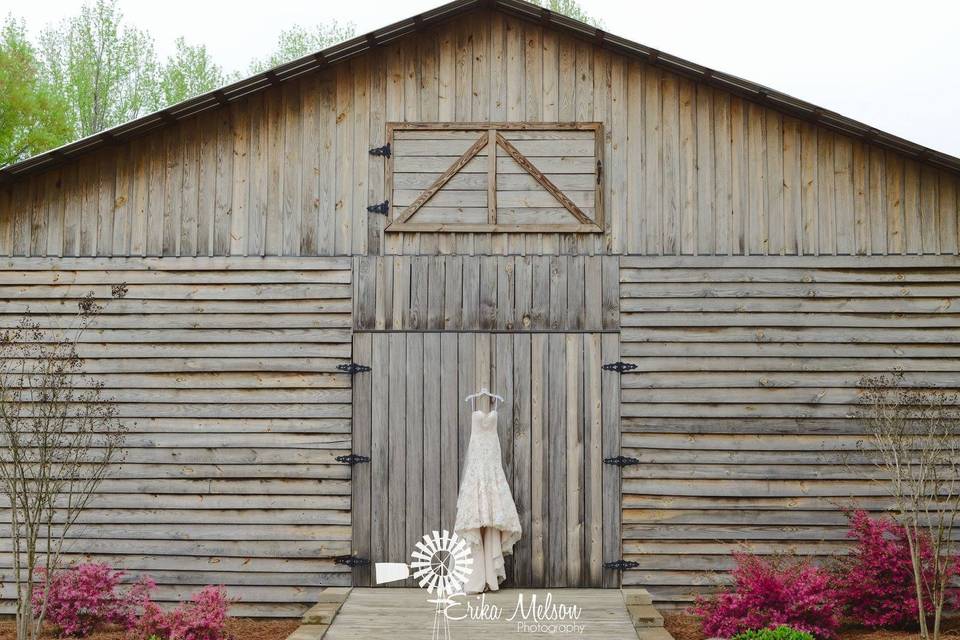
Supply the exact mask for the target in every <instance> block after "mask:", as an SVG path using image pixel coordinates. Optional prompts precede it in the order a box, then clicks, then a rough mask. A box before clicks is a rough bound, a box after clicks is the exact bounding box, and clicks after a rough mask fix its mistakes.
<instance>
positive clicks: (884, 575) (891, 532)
mask: <svg viewBox="0 0 960 640" xmlns="http://www.w3.org/2000/svg"><path fill="white" fill-rule="evenodd" d="M847 537H848V538H852V539H853V540H855V541H856V546H855V547H854V549H853V551H852V553H851V554H850V555H849V556H847V557H846V558H844V559H842V560H841V561H840V562H839V563H838V570H837V591H838V595H839V597H840V601H841V603H842V604H843V606H844V608H845V610H846V611H847V613H848V615H849V616H850V617H851V618H852V619H853V620H854V621H855V622H858V623H860V624H863V625H864V626H867V627H873V628H877V627H901V626H906V625H910V624H916V622H917V613H918V612H917V592H916V587H915V586H914V577H913V563H912V561H911V559H910V547H909V544H908V542H907V539H906V531H905V529H904V527H903V526H902V525H901V524H899V523H897V522H895V521H894V520H892V519H890V518H871V517H870V516H869V514H867V513H866V512H865V511H855V512H853V513H852V514H851V515H850V531H848V532H847ZM920 556H921V565H922V567H923V574H924V576H925V579H926V580H925V581H926V582H927V584H929V583H930V580H931V579H932V576H933V572H934V565H933V553H932V551H931V547H930V542H929V540H926V539H921V541H920ZM950 572H951V574H952V575H957V574H958V573H960V566H958V562H953V563H952V565H951V569H950ZM958 597H960V593H958V590H954V592H953V593H952V594H950V597H949V598H948V599H947V602H948V607H949V606H950V605H951V604H952V606H953V607H957V605H958ZM924 605H925V607H924V608H925V610H926V613H927V615H933V604H932V603H931V602H930V599H929V598H925V599H924Z"/></svg>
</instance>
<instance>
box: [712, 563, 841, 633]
mask: <svg viewBox="0 0 960 640" xmlns="http://www.w3.org/2000/svg"><path fill="white" fill-rule="evenodd" d="M734 558H735V559H736V561H737V566H736V568H735V569H734V570H733V572H732V577H733V580H734V585H733V587H732V588H729V589H725V590H723V591H721V592H720V593H719V594H717V595H716V596H715V597H713V598H703V597H699V598H697V602H696V604H695V605H694V607H693V613H695V614H696V615H698V616H700V618H701V620H702V624H703V630H704V632H705V633H706V634H707V635H708V636H719V637H723V638H730V637H732V636H735V635H737V634H738V633H742V632H744V631H748V630H750V629H766V628H776V627H779V626H781V625H788V626H790V627H792V628H794V629H797V630H799V631H806V632H808V633H810V634H811V635H813V636H814V637H816V638H818V639H822V640H825V639H829V638H833V637H834V636H835V635H836V632H837V629H838V628H839V626H840V608H839V605H838V603H837V598H836V594H835V592H834V589H833V587H832V586H831V580H832V577H831V575H830V574H829V573H828V572H827V571H824V570H823V569H820V568H818V567H815V566H813V565H812V564H810V563H809V562H808V561H796V560H795V561H787V560H786V559H783V558H781V559H768V558H761V557H759V556H755V555H750V554H742V553H740V554H734Z"/></svg>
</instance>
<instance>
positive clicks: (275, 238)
mask: <svg viewBox="0 0 960 640" xmlns="http://www.w3.org/2000/svg"><path fill="white" fill-rule="evenodd" d="M283 89H284V87H274V88H272V89H268V90H267V91H266V94H265V95H264V102H265V105H266V117H267V121H266V126H267V138H266V141H267V148H266V155H267V207H266V216H265V217H264V221H263V226H264V230H263V238H264V244H263V255H268V256H277V255H281V254H282V252H283V225H284V219H283V193H284V190H285V189H286V187H287V185H286V184H285V178H286V173H285V171H284V166H283V151H284V127H285V124H284V121H285V120H286V118H285V117H284V116H285V114H284V111H283V103H284V100H283ZM342 164H343V163H337V165H338V166H340V165H342ZM298 183H299V181H298Z"/></svg>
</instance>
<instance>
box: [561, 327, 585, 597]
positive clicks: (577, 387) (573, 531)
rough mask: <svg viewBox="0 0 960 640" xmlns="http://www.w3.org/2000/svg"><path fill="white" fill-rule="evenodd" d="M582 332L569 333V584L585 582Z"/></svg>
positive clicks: (567, 373)
mask: <svg viewBox="0 0 960 640" xmlns="http://www.w3.org/2000/svg"><path fill="white" fill-rule="evenodd" d="M583 351H584V349H583V334H578V333H570V334H567V335H566V367H565V369H566V390H565V395H566V452H565V453H566V457H567V469H566V479H567V487H566V494H567V496H566V497H567V504H566V512H567V522H566V536H567V562H566V565H567V566H566V570H567V584H569V585H571V586H580V585H581V584H583V576H582V572H583V569H584V567H583V550H584V540H583V538H584V505H583V500H584V471H585V468H584V449H583V429H584V421H583V405H582V403H583V400H584V398H583V369H582V367H583Z"/></svg>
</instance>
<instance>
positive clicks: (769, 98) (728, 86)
mask: <svg viewBox="0 0 960 640" xmlns="http://www.w3.org/2000/svg"><path fill="white" fill-rule="evenodd" d="M481 8H488V9H493V10H496V11H501V12H503V13H505V14H508V15H511V16H514V17H517V18H521V19H524V20H527V21H531V22H536V23H539V24H542V25H544V26H547V27H550V28H553V29H557V30H559V31H561V32H563V33H566V34H569V35H572V36H574V37H577V38H580V39H584V40H588V41H591V42H593V43H595V44H596V45H598V46H601V47H603V48H605V49H608V50H610V51H613V52H615V53H619V54H621V55H624V56H628V57H633V58H637V59H640V60H643V61H645V62H647V63H648V64H651V65H654V66H657V67H660V68H663V69H665V70H667V71H671V72H673V73H676V74H679V75H682V76H686V77H689V78H691V79H693V80H696V81H698V82H702V83H704V84H708V85H711V86H713V87H716V88H718V89H721V90H724V91H728V92H730V93H732V94H735V95H738V96H741V97H743V98H745V99H747V100H751V101H753V102H756V103H758V104H762V105H764V106H767V107H769V108H771V109H775V110H777V111H780V112H783V113H785V114H787V115H790V116H792V117H795V118H797V119H800V120H805V121H808V122H813V123H815V124H817V125H820V126H822V127H826V128H828V129H832V130H834V131H837V132H839V133H842V134H844V135H847V136H850V137H852V138H858V139H861V140H864V141H866V142H868V143H870V144H873V145H876V146H879V147H882V148H885V149H889V150H891V151H895V152H897V153H901V154H903V155H905V156H907V157H909V158H912V159H914V160H917V161H920V162H925V163H928V164H931V165H934V166H938V167H941V168H944V169H948V170H950V171H953V172H955V173H957V174H960V158H958V157H956V156H951V155H948V154H945V153H942V152H940V151H936V150H934V149H930V148H928V147H924V146H923V145H919V144H916V143H914V142H910V141H909V140H906V139H904V138H901V137H899V136H895V135H893V134H890V133H886V132H884V131H880V130H879V129H876V128H874V127H871V126H869V125H866V124H864V123H862V122H858V121H857V120H853V119H852V118H848V117H846V116H843V115H840V114H839V113H836V112H834V111H830V110H828V109H824V108H822V107H818V106H817V105H814V104H811V103H809V102H805V101H803V100H800V99H798V98H794V97H792V96H789V95H787V94H785V93H781V92H779V91H776V90H774V89H770V88H768V87H765V86H763V85H759V84H756V83H753V82H750V81H748V80H744V79H742V78H738V77H736V76H732V75H730V74H727V73H723V72H720V71H716V70H714V69H710V68H708V67H704V66H702V65H699V64H696V63H694V62H690V61H689V60H684V59H683V58H678V57H677V56H673V55H670V54H668V53H664V52H662V51H659V50H657V49H654V48H652V47H647V46H644V45H642V44H640V43H637V42H633V41H631V40H627V39H626V38H621V37H619V36H615V35H613V34H610V33H607V32H606V31H603V30H602V29H597V28H595V27H592V26H590V25H588V24H586V23H583V22H580V21H578V20H574V19H572V18H569V17H567V16H564V15H561V14H558V13H554V12H553V11H550V10H548V9H544V8H542V7H539V6H537V5H534V4H530V3H529V2H526V1H525V0H454V1H453V2H450V3H447V4H444V5H442V6H440V7H437V8H436V9H433V10H431V11H427V12H424V13H421V14H419V15H415V16H412V17H410V18H407V19H406V20H401V21H399V22H395V23H393V24H391V25H388V26H386V27H383V28H381V29H377V30H375V31H371V32H369V33H366V34H364V35H361V36H357V37H355V38H351V39H350V40H346V41H345V42H341V43H339V44H335V45H333V46H332V47H328V48H327V49H323V50H322V51H318V52H316V53H312V54H310V55H307V56H304V57H302V58H298V59H297V60H293V61H291V62H287V63H285V64H282V65H280V66H277V67H274V68H272V69H268V70H267V71H264V72H262V73H258V74H256V75H253V76H250V77H248V78H244V79H243V80H239V81H237V82H234V83H233V84H229V85H226V86H224V87H221V88H219V89H215V90H213V91H209V92H207V93H204V94H201V95H198V96H195V97H193V98H190V99H188V100H184V101H183V102H180V103H178V104H175V105H171V106H169V107H166V108H164V109H161V110H159V111H156V112H154V113H151V114H148V115H145V116H143V117H140V118H137V119H135V120H131V121H129V122H126V123H124V124H121V125H118V126H116V127H112V128H110V129H106V130H104V131H100V132H99V133H95V134H93V135H91V136H87V137H86V138H81V139H80V140H76V141H74V142H70V143H68V144H65V145H63V146H61V147H57V148H56V149H51V150H50V151H45V152H43V153H40V154H37V155H35V156H32V157H30V158H28V159H26V160H22V161H20V162H17V163H15V164H12V165H8V166H6V167H3V168H0V183H2V182H9V181H11V180H13V179H15V178H17V177H19V176H22V175H27V174H30V173H33V172H35V171H40V170H43V169H46V168H49V167H52V166H55V165H57V164H60V163H62V162H65V161H67V160H70V159H73V158H75V157H77V156H80V155H83V154H85V153H87V152H89V151H93V150H95V149H100V148H103V147H106V146H108V145H112V144H116V143H119V142H123V141H125V140H127V139H129V138H132V137H135V136H137V135H140V134H143V133H145V132H147V131H150V130H152V129H156V128H158V127H162V126H164V125H166V124H170V123H173V122H176V121H178V120H183V119H186V118H190V117H192V116H194V115H197V114H198V113H201V112H203V111H207V110H209V109H215V108H217V107H220V106H223V105H226V104H229V103H231V102H234V101H236V100H239V99H241V98H243V97H244V96H247V95H249V94H251V93H255V92H258V91H263V90H265V89H267V88H269V87H271V86H274V85H277V84H279V83H282V82H284V81H286V80H289V79H291V78H295V77H298V76H301V75H303V74H305V73H309V72H311V71H315V70H318V69H322V68H324V67H327V66H330V65H334V64H337V63H338V62H342V61H344V60H348V59H350V58H353V57H355V56H358V55H361V54H364V53H367V52H368V51H370V50H372V49H375V48H377V47H380V46H383V45H385V44H388V43H390V42H392V41H394V40H397V39H399V38H402V37H404V36H407V35H409V34H411V33H415V32H417V31H420V30H423V29H426V28H429V27H432V26H434V25H436V24H438V23H440V22H443V21H446V20H450V19H451V18H455V17H457V16H460V15H463V14H465V13H468V12H470V11H473V10H475V9H481Z"/></svg>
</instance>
